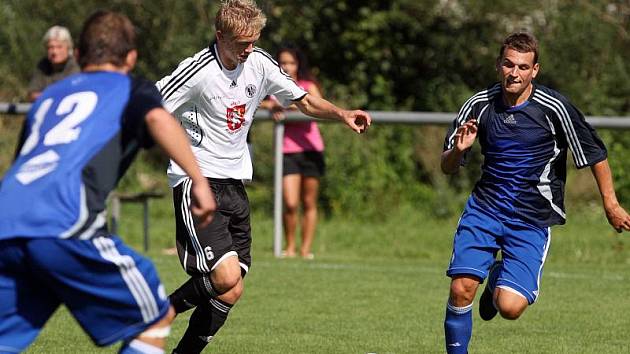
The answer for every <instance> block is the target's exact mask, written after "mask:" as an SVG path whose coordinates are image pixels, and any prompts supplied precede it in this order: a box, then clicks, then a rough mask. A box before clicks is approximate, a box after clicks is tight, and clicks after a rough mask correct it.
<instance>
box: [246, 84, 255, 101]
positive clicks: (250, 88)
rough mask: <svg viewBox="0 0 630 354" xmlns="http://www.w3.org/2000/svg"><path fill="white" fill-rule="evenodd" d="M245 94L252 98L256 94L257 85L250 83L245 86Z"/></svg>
mask: <svg viewBox="0 0 630 354" xmlns="http://www.w3.org/2000/svg"><path fill="white" fill-rule="evenodd" d="M245 94H246V95H247V97H249V98H252V97H254V95H255V94H256V86H254V85H252V84H249V85H247V87H245Z"/></svg>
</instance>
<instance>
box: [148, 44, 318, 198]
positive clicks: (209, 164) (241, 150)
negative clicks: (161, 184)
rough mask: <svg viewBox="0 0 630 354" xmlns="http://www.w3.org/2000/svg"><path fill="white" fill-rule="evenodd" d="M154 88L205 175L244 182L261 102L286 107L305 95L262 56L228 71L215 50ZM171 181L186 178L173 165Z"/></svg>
mask: <svg viewBox="0 0 630 354" xmlns="http://www.w3.org/2000/svg"><path fill="white" fill-rule="evenodd" d="M156 85H157V88H158V89H159V90H160V93H161V94H162V96H163V98H164V106H165V108H166V109H167V110H168V111H169V112H171V113H173V115H174V116H175V117H177V118H178V119H179V120H180V122H181V124H182V127H183V128H184V129H185V130H186V132H187V133H188V137H189V138H190V143H191V145H192V151H193V153H194V154H195V157H196V158H197V162H198V164H199V167H200V169H201V173H202V174H203V175H204V176H206V177H213V178H233V179H240V180H250V179H251V178H252V161H251V157H250V156H249V150H248V149H247V141H246V139H247V132H248V131H249V128H250V127H251V124H252V120H253V118H254V112H256V109H257V108H258V105H259V104H260V102H261V101H262V100H263V99H264V98H265V96H267V95H274V96H275V97H276V98H278V100H279V101H280V103H281V104H282V105H284V106H287V105H289V104H290V103H291V101H293V100H299V99H301V98H302V97H304V96H305V95H306V91H304V90H303V89H301V88H300V87H299V86H298V85H297V84H296V83H295V82H294V81H293V80H292V79H291V77H290V76H288V75H287V74H285V73H284V72H283V71H282V70H281V69H280V66H279V65H278V63H277V62H276V61H275V60H273V58H272V57H271V55H269V54H268V53H267V52H265V51H264V50H262V49H260V48H254V52H253V53H251V54H250V55H249V57H248V58H247V60H246V61H245V62H244V63H239V64H238V66H237V67H236V68H235V69H234V70H227V69H226V68H225V66H224V65H223V64H222V63H221V59H220V58H219V55H218V50H217V46H216V44H212V45H210V46H209V47H208V48H206V49H204V50H202V51H200V52H199V53H197V54H195V56H193V57H191V58H187V59H184V60H183V61H182V62H181V63H180V64H179V66H178V67H177V69H175V71H174V72H173V73H172V74H171V75H168V76H166V77H164V78H162V79H161V80H160V81H158V82H157V84H156ZM168 177H169V184H170V186H171V187H174V186H176V185H177V184H179V183H180V182H181V181H182V180H183V178H184V177H186V173H185V172H184V170H182V168H181V167H179V166H178V165H177V164H176V163H175V162H174V161H172V160H171V162H170V163H169V167H168Z"/></svg>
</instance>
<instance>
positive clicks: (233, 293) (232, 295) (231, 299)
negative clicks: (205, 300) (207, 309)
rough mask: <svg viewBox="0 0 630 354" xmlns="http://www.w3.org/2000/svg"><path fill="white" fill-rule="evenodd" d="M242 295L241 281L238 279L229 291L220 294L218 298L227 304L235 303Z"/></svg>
mask: <svg viewBox="0 0 630 354" xmlns="http://www.w3.org/2000/svg"><path fill="white" fill-rule="evenodd" d="M241 295H243V282H242V281H239V282H238V283H237V284H236V285H235V286H234V287H232V289H230V291H228V292H226V293H225V294H223V295H221V297H220V299H221V300H222V301H225V302H227V303H229V304H235V303H236V302H237V301H238V300H239V299H240V298H241Z"/></svg>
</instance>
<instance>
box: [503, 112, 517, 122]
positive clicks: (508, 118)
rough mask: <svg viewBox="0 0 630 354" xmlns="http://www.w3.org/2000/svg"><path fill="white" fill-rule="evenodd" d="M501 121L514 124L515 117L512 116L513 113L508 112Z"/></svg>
mask: <svg viewBox="0 0 630 354" xmlns="http://www.w3.org/2000/svg"><path fill="white" fill-rule="evenodd" d="M503 123H505V124H516V118H514V115H513V114H510V115H509V116H507V117H505V119H504V120H503Z"/></svg>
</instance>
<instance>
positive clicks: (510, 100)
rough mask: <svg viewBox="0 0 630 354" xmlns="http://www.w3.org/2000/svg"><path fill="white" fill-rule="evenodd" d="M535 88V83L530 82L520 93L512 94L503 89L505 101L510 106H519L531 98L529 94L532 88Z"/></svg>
mask: <svg viewBox="0 0 630 354" xmlns="http://www.w3.org/2000/svg"><path fill="white" fill-rule="evenodd" d="M533 89H534V85H533V84H531V83H530V84H529V85H528V86H527V88H526V89H525V90H523V92H521V93H520V94H518V93H517V94H511V93H509V92H506V91H503V103H505V104H506V105H507V106H509V107H515V106H518V105H520V104H522V103H524V102H525V101H527V100H528V99H529V96H530V95H531V94H532V90H533Z"/></svg>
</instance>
